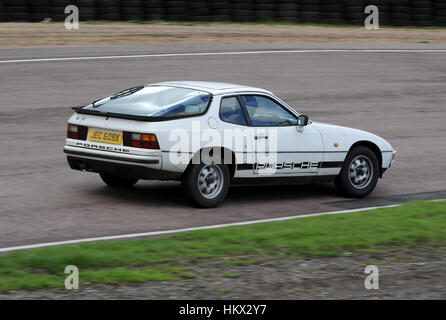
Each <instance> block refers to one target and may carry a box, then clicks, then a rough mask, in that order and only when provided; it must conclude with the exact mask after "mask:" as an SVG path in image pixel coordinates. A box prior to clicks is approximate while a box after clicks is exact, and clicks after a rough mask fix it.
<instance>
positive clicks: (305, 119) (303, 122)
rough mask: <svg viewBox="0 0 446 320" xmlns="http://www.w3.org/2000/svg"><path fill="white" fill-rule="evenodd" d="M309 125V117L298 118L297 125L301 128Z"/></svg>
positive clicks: (301, 116) (300, 116)
mask: <svg viewBox="0 0 446 320" xmlns="http://www.w3.org/2000/svg"><path fill="white" fill-rule="evenodd" d="M307 124H308V116H306V115H303V114H301V115H299V116H298V117H297V125H298V126H299V127H303V126H306V125H307Z"/></svg>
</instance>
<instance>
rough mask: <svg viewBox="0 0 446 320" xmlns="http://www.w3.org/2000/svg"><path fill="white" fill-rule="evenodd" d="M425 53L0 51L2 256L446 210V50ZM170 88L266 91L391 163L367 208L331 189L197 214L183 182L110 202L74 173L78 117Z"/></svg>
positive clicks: (148, 187)
mask: <svg viewBox="0 0 446 320" xmlns="http://www.w3.org/2000/svg"><path fill="white" fill-rule="evenodd" d="M333 48H338V49H365V48H375V49H381V48H382V49H415V51H414V50H409V51H404V50H403V51H395V52H392V51H382V52H370V51H321V52H300V53H296V52H294V53H289V52H288V53H285V52H277V53H262V54H238V55H234V54H223V55H189V56H187V55H186V56H178V55H172V56H157V57H144V58H141V57H139V58H138V57H133V58H118V59H116V58H114V59H94V60H91V59H85V60H61V61H34V62H8V63H2V61H6V60H16V59H33V58H55V57H57V58H63V57H85V56H110V55H134V54H157V53H187V52H224V51H243V50H249V51H255V50H279V49H281V50H294V49H333ZM418 49H424V50H426V49H432V50H436V49H442V50H445V49H446V46H433V45H429V44H412V45H409V44H394V45H391V44H382V45H380V44H373V45H372V44H367V43H364V44H345V43H342V44H341V43H338V44H317V43H314V44H310V43H308V44H293V45H287V44H246V45H242V44H238V45H229V44H220V45H210V44H207V45H199V46H193V45H175V46H167V45H164V46H150V47H144V46H111V47H105V46H97V47H46V48H37V47H30V48H11V49H0V75H1V76H0V136H1V139H0V154H1V156H0V159H1V162H0V164H1V166H0V248H5V247H10V246H17V245H27V244H35V243H41V242H48V241H62V240H71V239H80V238H88V237H99V236H109V235H119V234H128V233H139V232H148V231H158V230H168V229H177V228H184V227H194V226H204V225H212V224H219V223H228V222H236V221H245V220H254V219H264V218H273V217H282V216H289V215H298V214H307V213H313V212H322V211H333V210H342V209H351V208H358V207H368V206H375V205H387V204H392V203H399V202H404V201H408V200H413V199H437V198H446V181H445V180H446V179H445V178H446V139H445V137H446V124H445V123H446V51H437V52H435V51H416V50H418ZM164 80H208V81H225V82H235V83H242V84H247V85H253V86H259V87H264V88H267V89H270V90H272V91H273V92H275V93H276V94H277V95H278V96H280V97H282V98H283V99H284V100H285V101H286V102H288V103H289V104H290V105H292V106H294V107H295V108H296V109H297V110H298V111H299V112H301V113H304V114H308V115H309V116H310V119H313V120H315V121H322V122H329V123H334V124H339V125H345V126H352V127H356V128H359V129H364V130H367V131H371V132H374V133H376V134H378V135H380V136H382V137H384V138H386V139H388V140H389V141H390V142H391V143H392V145H393V146H394V148H395V149H396V150H397V151H398V155H397V162H396V164H395V165H394V167H392V168H391V169H390V170H388V172H386V174H385V175H384V179H382V180H380V181H379V183H378V186H377V188H376V190H375V192H374V193H372V195H371V196H370V197H368V198H366V199H361V200H354V199H345V198H342V197H340V196H339V195H338V194H337V193H336V191H335V189H334V188H333V187H332V186H329V185H320V186H312V187H305V186H282V187H237V188H232V189H230V191H229V194H228V197H227V199H226V200H225V202H224V203H223V204H222V205H221V206H220V207H219V208H216V209H205V210H198V209H195V208H193V207H191V206H189V204H188V202H187V200H186V199H185V197H184V196H183V194H182V190H181V188H180V185H179V183H175V182H156V181H152V182H149V181H141V182H139V183H138V184H137V185H136V186H135V187H134V188H133V189H130V190H124V191H123V190H113V189H110V188H108V187H106V186H105V185H104V184H103V183H102V181H101V180H100V179H99V177H98V176H97V175H95V174H91V173H81V172H77V171H72V170H70V169H69V168H68V165H67V163H66V159H65V154H64V153H63V152H62V148H63V145H64V139H65V135H66V120H67V118H68V117H69V116H70V114H71V112H72V111H71V110H70V107H72V106H78V105H84V104H87V103H89V102H91V101H92V100H94V99H96V98H99V97H103V96H107V95H110V94H113V93H115V92H117V91H118V90H121V89H124V88H128V87H131V86H134V85H138V84H144V83H150V82H158V81H164Z"/></svg>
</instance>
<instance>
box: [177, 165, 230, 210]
mask: <svg viewBox="0 0 446 320" xmlns="http://www.w3.org/2000/svg"><path fill="white" fill-rule="evenodd" d="M182 185H183V189H184V192H185V193H186V194H187V196H188V197H189V198H190V199H191V200H192V201H193V202H194V204H195V205H197V206H198V207H201V208H212V207H215V206H217V205H218V204H219V203H220V202H221V201H223V199H224V198H225V197H226V194H227V193H228V189H229V170H228V167H227V166H226V165H223V164H214V163H210V164H204V163H201V164H196V165H191V166H190V167H189V168H188V169H187V171H186V172H185V175H184V177H183V180H182Z"/></svg>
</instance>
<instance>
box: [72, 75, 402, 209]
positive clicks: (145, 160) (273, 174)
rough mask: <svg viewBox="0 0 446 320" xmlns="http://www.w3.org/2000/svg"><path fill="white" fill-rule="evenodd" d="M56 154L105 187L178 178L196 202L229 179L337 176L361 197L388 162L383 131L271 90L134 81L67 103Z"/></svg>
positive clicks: (214, 197) (207, 200)
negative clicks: (324, 118)
mask: <svg viewBox="0 0 446 320" xmlns="http://www.w3.org/2000/svg"><path fill="white" fill-rule="evenodd" d="M73 109H74V111H75V113H74V114H73V115H72V116H71V117H70V119H69V120H68V128H67V139H66V145H65V147H64V152H65V153H66V154H67V160H68V163H69V165H70V167H71V168H72V169H75V170H84V171H90V172H97V173H99V175H100V177H101V178H102V180H103V181H104V182H105V183H106V184H107V185H109V186H110V187H131V186H133V185H134V184H135V183H136V182H137V181H138V180H139V179H146V180H179V181H181V182H182V185H183V187H184V191H185V193H186V194H187V195H188V196H189V197H190V199H191V200H192V201H193V202H194V203H195V204H196V205H197V206H200V207H213V206H216V205H217V204H218V203H220V202H221V201H222V200H223V199H224V198H225V196H226V194H227V191H228V188H229V185H231V184H240V183H245V184H246V183H248V184H259V183H267V184H275V183H280V184H282V183H315V182H335V184H336V186H337V187H338V188H339V189H340V190H341V191H342V193H343V194H345V195H346V196H349V197H364V196H366V195H368V194H369V193H370V192H372V190H373V189H374V188H375V186H376V184H377V181H378V178H381V177H382V175H383V173H384V171H386V169H388V168H389V167H390V166H391V165H392V164H393V162H394V161H395V150H393V148H392V146H391V145H390V144H389V143H388V142H387V141H386V140H384V139H382V138H380V137H378V136H376V135H374V134H371V133H368V132H365V131H361V130H356V129H351V128H346V127H341V126H335V125H329V124H324V123H317V122H312V121H309V120H308V117H307V116H305V115H301V114H299V113H297V112H296V111H295V110H294V109H293V108H291V107H290V106H288V105H287V104H286V103H285V102H283V101H282V100H280V99H279V98H278V97H276V96H275V95H274V94H273V93H271V92H269V91H267V90H263V89H259V88H254V87H247V86H241V85H235V84H229V83H214V82H197V81H183V82H178V81H175V82H162V83H155V84H150V85H145V86H138V87H134V88H130V89H127V90H124V91H121V92H118V93H116V94H115V95H113V96H110V97H107V98H103V99H99V100H96V101H95V102H93V103H92V104H90V105H87V106H84V107H74V108H73Z"/></svg>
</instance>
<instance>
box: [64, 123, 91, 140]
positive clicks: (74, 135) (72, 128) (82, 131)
mask: <svg viewBox="0 0 446 320" xmlns="http://www.w3.org/2000/svg"><path fill="white" fill-rule="evenodd" d="M87 133H88V127H86V126H78V125H75V124H70V123H69V124H68V126H67V138H69V139H77V140H87Z"/></svg>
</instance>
